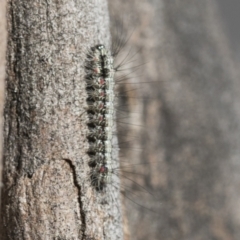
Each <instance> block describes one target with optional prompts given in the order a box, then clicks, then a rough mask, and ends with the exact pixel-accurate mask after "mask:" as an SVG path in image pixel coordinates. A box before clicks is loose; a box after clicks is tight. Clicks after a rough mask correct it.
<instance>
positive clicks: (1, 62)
mask: <svg viewBox="0 0 240 240" xmlns="http://www.w3.org/2000/svg"><path fill="white" fill-rule="evenodd" d="M6 43H7V29H6V1H1V2H0V188H2V144H3V137H2V136H3V134H2V128H3V105H4V78H5V54H6ZM0 196H1V194H0ZM0 202H1V197H0Z"/></svg>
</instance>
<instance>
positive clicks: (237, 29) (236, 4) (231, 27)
mask: <svg viewBox="0 0 240 240" xmlns="http://www.w3.org/2000/svg"><path fill="white" fill-rule="evenodd" d="M217 4H218V8H219V13H220V16H221V18H222V24H223V29H224V31H225V34H226V35H227V36H228V38H229V42H230V43H231V50H232V51H233V53H234V56H235V57H236V58H238V60H240V44H239V42H240V25H239V23H240V14H239V13H240V1H238V0H232V1H225V0H217Z"/></svg>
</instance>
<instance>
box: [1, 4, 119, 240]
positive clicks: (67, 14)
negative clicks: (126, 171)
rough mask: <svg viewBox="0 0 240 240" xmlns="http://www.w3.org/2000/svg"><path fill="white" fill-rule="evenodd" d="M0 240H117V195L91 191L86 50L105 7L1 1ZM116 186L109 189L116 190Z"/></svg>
mask: <svg viewBox="0 0 240 240" xmlns="http://www.w3.org/2000/svg"><path fill="white" fill-rule="evenodd" d="M7 22H8V33H9V37H8V52H7V86H6V88H7V98H6V105H5V113H4V114H5V127H4V129H5V132H4V138H5V144H4V173H3V182H4V189H3V194H2V214H1V216H2V217H1V218H2V223H1V232H0V234H1V235H0V238H1V239H121V238H122V233H121V211H120V201H119V196H118V195H119V193H118V191H117V190H116V189H117V188H114V187H113V186H109V187H108V189H107V190H106V193H105V192H102V193H100V192H96V190H95V189H94V188H93V187H92V186H91V184H90V176H89V171H90V168H89V166H88V162H89V157H88V155H87V154H86V150H87V148H88V142H87V140H86V139H87V138H86V133H87V130H88V129H87V124H86V123H87V114H86V111H85V108H84V107H86V97H87V95H86V90H85V70H84V64H85V60H86V53H87V50H88V49H89V48H90V47H92V46H95V45H96V44H99V43H102V44H105V45H106V46H107V47H109V46H110V32H109V17H108V7H107V2H106V1H105V0H93V1H77V0H60V1H59V0H38V1H28V0H23V1H17V0H9V1H8V10H7ZM117 185H118V183H116V184H115V187H117Z"/></svg>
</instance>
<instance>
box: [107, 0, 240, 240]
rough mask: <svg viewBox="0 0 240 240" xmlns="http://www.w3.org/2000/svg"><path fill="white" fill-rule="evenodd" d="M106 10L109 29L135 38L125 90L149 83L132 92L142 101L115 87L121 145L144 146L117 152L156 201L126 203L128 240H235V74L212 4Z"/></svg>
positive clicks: (122, 4) (165, 0)
mask: <svg viewBox="0 0 240 240" xmlns="http://www.w3.org/2000/svg"><path fill="white" fill-rule="evenodd" d="M109 5H110V6H109V10H110V13H111V19H112V21H115V20H114V19H122V22H123V24H122V27H121V28H122V29H123V35H125V36H129V35H131V32H133V33H132V35H131V37H130V39H129V41H128V44H129V45H130V46H131V47H132V49H134V51H136V50H138V59H140V60H141V61H142V62H145V63H146V64H144V65H142V66H140V69H139V71H140V72H141V73H140V74H136V73H135V72H133V73H132V74H131V75H130V77H131V78H130V77H129V81H130V82H139V83H140V82H148V83H149V84H139V86H140V92H137V91H128V90H129V84H128V83H127V84H125V85H124V86H121V88H122V89H123V91H122V92H123V93H125V95H127V97H126V96H125V98H123V99H122V102H123V103H124V102H129V105H128V109H127V111H129V114H126V115H125V117H126V118H127V117H128V118H129V119H128V121H129V123H130V125H129V126H127V127H122V126H119V129H120V130H119V132H120V134H122V136H120V141H119V142H122V141H123V142H124V141H126V139H128V135H126V133H129V135H132V136H136V135H137V136H141V137H139V138H138V139H139V140H138V141H137V140H134V143H132V145H130V146H129V145H128V150H126V149H124V148H122V150H121V151H122V152H123V153H124V157H123V159H124V160H126V161H128V162H129V164H133V166H134V169H133V170H132V171H135V170H136V171H137V173H138V175H137V174H136V176H137V177H136V178H134V181H137V183H140V184H141V185H142V186H143V187H144V188H145V189H148V190H149V191H151V192H153V193H154V196H153V197H152V198H151V199H152V200H149V197H147V196H146V198H145V197H141V198H140V197H139V198H138V200H137V202H139V201H140V203H141V204H140V205H141V206H140V205H137V204H135V207H134V203H133V202H132V201H128V200H129V199H127V198H125V200H124V202H125V204H126V208H125V213H126V214H125V215H126V217H125V220H126V222H128V224H129V228H125V239H151V240H153V239H164V240H173V239H176V240H179V239H183V240H187V239H189V240H192V239H194V240H200V239H201V240H203V239H222V240H223V239H224V240H230V239H232V240H233V239H240V231H239V229H240V228H239V226H240V221H239V219H240V218H239V217H240V212H239V197H240V196H239V189H238V188H239V187H238V186H239V180H240V179H239V176H240V175H239V172H240V168H239V159H240V153H239V149H240V138H239V128H240V126H239V123H240V118H239V106H238V105H239V102H240V97H239V96H240V94H239V90H240V86H239V74H238V73H239V72H238V71H237V69H236V68H235V66H234V62H233V60H232V58H231V55H230V53H229V50H228V46H227V41H225V38H224V34H223V33H222V30H221V27H220V25H219V23H220V21H219V19H218V15H217V13H216V11H215V10H216V6H215V4H214V1H208V0H201V1H199V0H193V1H187V0H183V1H177V0H162V1H159V0H153V1H148V0H140V1H139V0H138V1H119V0H111V1H109ZM141 61H140V62H141ZM136 65H138V62H137V64H136ZM129 66H130V67H131V66H133V65H131V64H130V65H129ZM142 69H143V70H142ZM132 78H133V79H132ZM137 88H138V89H139V87H137ZM136 97H137V98H136ZM132 112H140V116H141V117H136V116H135V115H133V114H132ZM122 114H123V113H121V114H120V115H122ZM120 115H119V116H120ZM136 125H141V126H144V128H140V129H139V128H137V126H136ZM139 146H140V147H139ZM135 148H140V149H142V151H140V153H139V152H136V151H134V149H135ZM139 162H140V163H143V164H142V169H139V168H138V169H136V168H137V167H136V166H137V165H135V164H136V163H139ZM146 163H147V164H146ZM140 173H141V175H140ZM127 177H128V178H130V174H129V175H127ZM123 181H124V179H123ZM136 190H137V186H136V184H135V183H133V184H132V186H131V191H132V192H135V191H136ZM128 191H129V188H128ZM143 192H144V191H143ZM146 195H147V194H146ZM130 196H133V195H130ZM133 198H134V197H131V200H132V199H133ZM149 208H150V209H152V210H153V211H154V212H155V213H154V212H152V211H148V209H149Z"/></svg>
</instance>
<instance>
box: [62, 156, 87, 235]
mask: <svg viewBox="0 0 240 240" xmlns="http://www.w3.org/2000/svg"><path fill="white" fill-rule="evenodd" d="M63 160H64V161H65V162H67V163H68V165H69V166H70V168H71V169H72V173H73V183H74V185H75V186H76V187H77V189H78V203H79V208H80V216H81V222H82V226H81V232H82V239H83V240H84V239H86V233H85V230H86V215H85V212H84V210H83V201H82V199H81V196H82V192H81V186H80V185H79V183H78V181H77V175H76V168H75V166H74V165H73V163H72V161H71V160H70V159H65V158H64V159H63Z"/></svg>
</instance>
